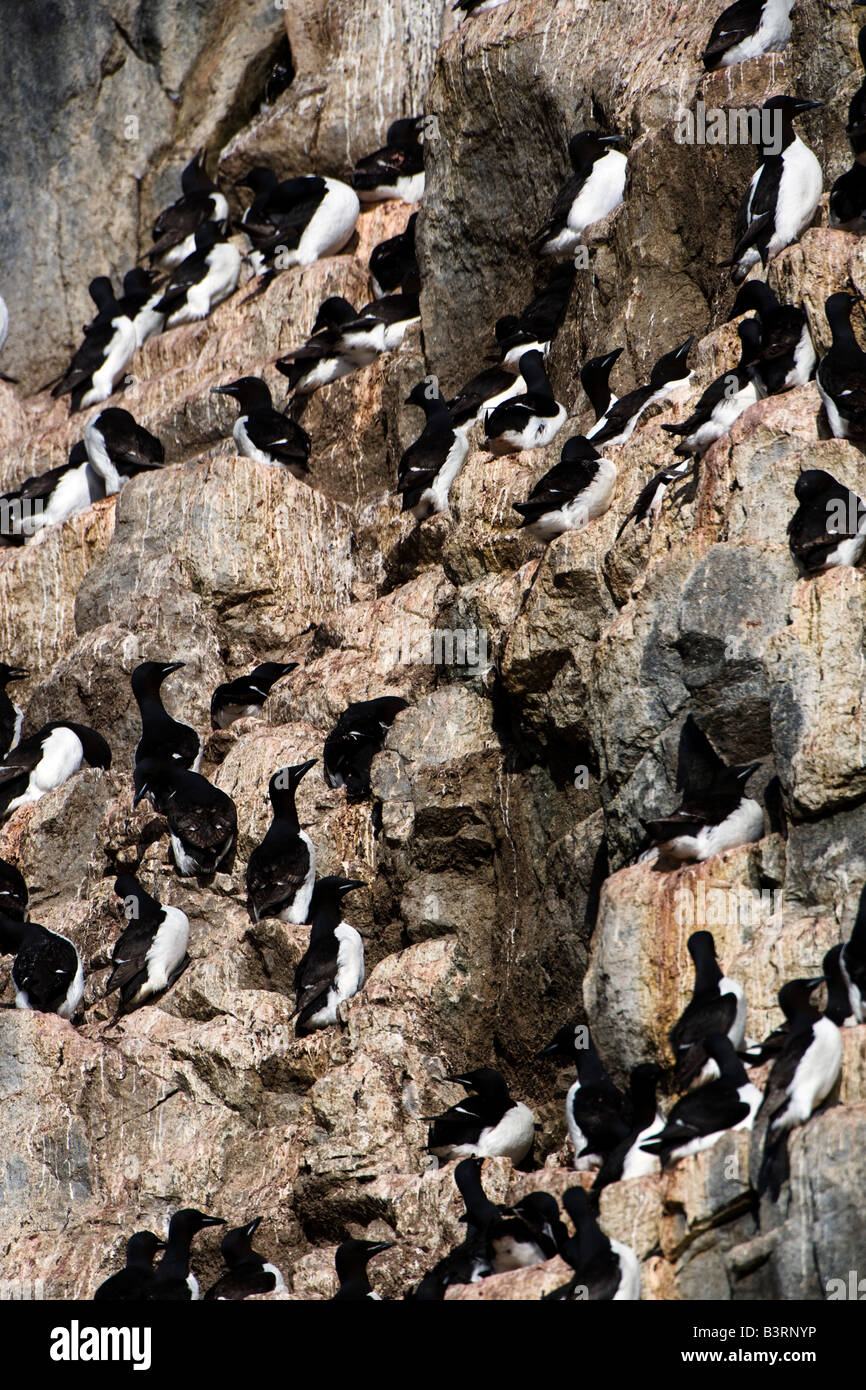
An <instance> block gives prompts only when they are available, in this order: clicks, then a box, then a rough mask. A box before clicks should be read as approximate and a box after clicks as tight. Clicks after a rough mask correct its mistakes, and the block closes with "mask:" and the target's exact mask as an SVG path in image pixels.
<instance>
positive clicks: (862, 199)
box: [830, 159, 866, 236]
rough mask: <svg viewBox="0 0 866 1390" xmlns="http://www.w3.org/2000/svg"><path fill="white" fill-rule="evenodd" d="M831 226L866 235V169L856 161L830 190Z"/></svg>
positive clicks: (843, 230) (856, 234)
mask: <svg viewBox="0 0 866 1390" xmlns="http://www.w3.org/2000/svg"><path fill="white" fill-rule="evenodd" d="M830 226H831V227H835V228H837V229H838V230H839V231H842V232H853V233H854V235H855V236H863V235H864V233H866V168H864V166H863V165H862V164H861V163H860V162H859V161H858V160H856V159H855V161H854V163H853V164H852V165H851V168H850V169H846V171H845V173H844V174H840V175H839V177H838V179H836V181H835V182H834V184H833V187H832V188H831V189H830Z"/></svg>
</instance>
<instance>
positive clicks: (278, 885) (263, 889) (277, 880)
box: [247, 836, 310, 917]
mask: <svg viewBox="0 0 866 1390" xmlns="http://www.w3.org/2000/svg"><path fill="white" fill-rule="evenodd" d="M309 869H310V852H309V850H308V848H307V846H306V845H305V843H304V841H303V840H302V839H301V838H300V836H297V837H295V838H293V839H292V840H291V841H290V842H289V844H288V845H287V846H286V845H284V846H282V847H280V849H278V850H277V849H272V848H271V847H270V846H269V845H268V841H267V837H265V839H264V840H263V841H262V843H261V844H260V845H258V846H257V847H256V848H255V849H254V850H253V852H252V854H251V855H250V858H249V863H248V865H247V901H248V904H249V907H250V909H251V912H252V911H254V912H255V915H256V916H257V917H268V916H272V915H276V913H278V912H279V911H280V910H281V909H282V908H283V907H285V905H286V903H287V902H291V900H292V899H293V898H294V896H295V894H296V893H297V891H298V889H299V888H300V887H301V886H302V884H303V883H304V880H305V879H306V877H307V874H308V873H309Z"/></svg>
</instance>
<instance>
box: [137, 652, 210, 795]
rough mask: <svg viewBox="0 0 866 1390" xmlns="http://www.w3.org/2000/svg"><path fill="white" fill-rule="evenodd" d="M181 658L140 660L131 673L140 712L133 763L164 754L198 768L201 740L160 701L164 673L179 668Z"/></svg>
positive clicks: (169, 673) (196, 769)
mask: <svg viewBox="0 0 866 1390" xmlns="http://www.w3.org/2000/svg"><path fill="white" fill-rule="evenodd" d="M185 664H186V663H185V662H183V661H142V662H141V663H140V665H138V666H136V668H135V670H134V671H133V673H132V677H131V680H130V684H131V685H132V693H133V695H134V696H135V701H136V704H137V705H138V711H139V714H140V715H141V738H140V740H139V742H138V745H137V747H136V750H135V761H136V763H140V762H144V760H145V759H146V758H150V759H153V758H165V759H167V760H170V761H171V762H174V763H177V764H178V765H179V766H180V767H188V768H192V770H193V772H198V768H199V763H200V762H201V751H202V743H201V739H200V738H199V736H198V734H197V733H196V731H195V729H191V728H190V727H189V725H188V724H180V723H178V721H177V720H176V719H172V717H171V715H170V714H169V712H168V710H167V709H166V708H165V705H164V704H163V703H162V696H161V694H160V687H161V685H162V683H163V681H164V680H165V678H166V676H170V675H171V674H172V672H173V671H179V670H181V668H182V667H183V666H184V665H185Z"/></svg>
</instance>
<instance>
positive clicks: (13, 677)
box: [6, 666, 30, 681]
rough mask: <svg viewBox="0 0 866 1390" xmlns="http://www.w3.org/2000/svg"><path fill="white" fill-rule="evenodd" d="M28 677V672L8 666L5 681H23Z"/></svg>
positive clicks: (21, 668) (19, 667)
mask: <svg viewBox="0 0 866 1390" xmlns="http://www.w3.org/2000/svg"><path fill="white" fill-rule="evenodd" d="M29 675H30V672H29V671H25V670H24V669H23V667H21V666H10V667H9V674H8V676H7V677H6V679H7V681H23V680H26V679H27V677H28V676H29Z"/></svg>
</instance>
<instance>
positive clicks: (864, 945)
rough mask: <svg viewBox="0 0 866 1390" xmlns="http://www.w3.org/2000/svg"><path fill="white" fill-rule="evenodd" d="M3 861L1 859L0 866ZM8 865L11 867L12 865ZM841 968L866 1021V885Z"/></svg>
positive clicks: (851, 1012)
mask: <svg viewBox="0 0 866 1390" xmlns="http://www.w3.org/2000/svg"><path fill="white" fill-rule="evenodd" d="M2 863H3V861H2V860H0V867H2ZM6 867H7V868H11V865H8V866H6ZM2 882H3V881H2V876H0V904H2V903H3V897H2ZM22 882H23V879H22ZM25 891H26V890H25ZM6 910H7V911H8V910H9V909H8V908H7V909H6ZM839 968H840V970H841V971H842V979H843V981H844V983H845V988H846V990H847V992H848V1014H847V1017H848V1018H853V1021H854V1023H855V1024H856V1023H866V886H864V888H863V890H862V892H861V894H860V903H859V906H858V908H857V916H856V918H855V919H854V926H853V927H852V929H851V935H850V937H849V938H848V940H847V941H846V942H845V943H844V945H843V946H842V947H841V948H840V951H839ZM824 973H825V974H826V969H825V972H824Z"/></svg>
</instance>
